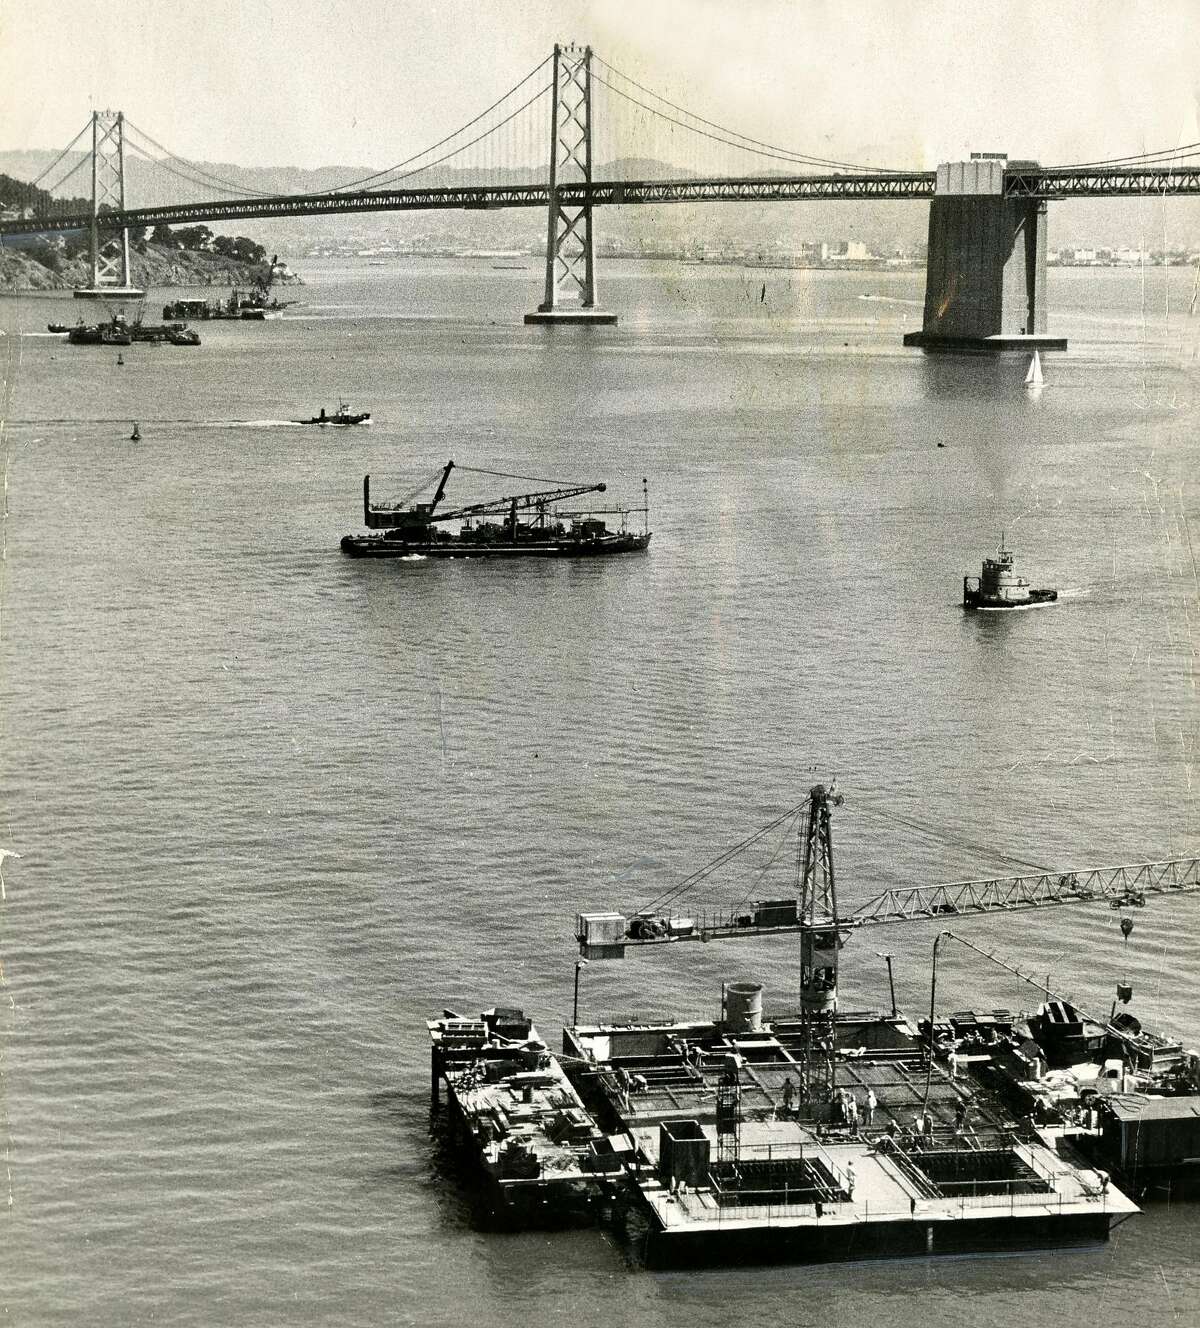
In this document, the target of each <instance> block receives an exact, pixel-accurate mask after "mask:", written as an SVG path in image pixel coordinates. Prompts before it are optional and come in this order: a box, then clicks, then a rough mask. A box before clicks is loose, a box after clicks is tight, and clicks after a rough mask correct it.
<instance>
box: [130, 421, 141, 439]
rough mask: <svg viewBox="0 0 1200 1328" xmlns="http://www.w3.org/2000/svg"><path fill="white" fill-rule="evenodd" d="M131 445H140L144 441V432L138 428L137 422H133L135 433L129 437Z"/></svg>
mask: <svg viewBox="0 0 1200 1328" xmlns="http://www.w3.org/2000/svg"><path fill="white" fill-rule="evenodd" d="M129 441H130V442H131V443H140V442H141V441H142V431H141V430H140V429H139V428H138V427H137V420H134V422H133V432H132V433H131V434H130V435H129Z"/></svg>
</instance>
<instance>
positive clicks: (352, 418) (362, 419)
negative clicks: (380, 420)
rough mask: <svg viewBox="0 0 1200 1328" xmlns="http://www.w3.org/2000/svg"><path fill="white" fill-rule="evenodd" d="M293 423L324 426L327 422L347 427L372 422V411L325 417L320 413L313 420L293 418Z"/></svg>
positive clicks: (342, 427)
mask: <svg viewBox="0 0 1200 1328" xmlns="http://www.w3.org/2000/svg"><path fill="white" fill-rule="evenodd" d="M292 423H293V424H319V425H320V426H321V427H322V428H324V427H325V425H327V424H332V425H334V426H336V427H337V428H341V429H345V428H348V427H349V426H350V425H352V424H370V423H371V412H370V411H369V410H368V411H364V412H363V414H361V415H326V416H325V417H324V419H322V418H321V416H320V415H317V416H314V417H313V418H312V419H311V420H293V421H292Z"/></svg>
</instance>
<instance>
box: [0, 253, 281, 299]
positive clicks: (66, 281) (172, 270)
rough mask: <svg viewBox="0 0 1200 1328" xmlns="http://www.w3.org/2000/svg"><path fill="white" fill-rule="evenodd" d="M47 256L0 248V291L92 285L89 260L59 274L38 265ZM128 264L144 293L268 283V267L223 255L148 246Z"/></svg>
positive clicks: (69, 262) (67, 265)
mask: <svg viewBox="0 0 1200 1328" xmlns="http://www.w3.org/2000/svg"><path fill="white" fill-rule="evenodd" d="M45 253H46V251H45V250H38V251H35V252H34V253H30V252H26V251H23V250H20V249H10V248H0V290H3V291H19V290H21V291H47V290H71V289H73V288H74V287H75V286H86V285H87V284H88V283H89V282H90V280H91V264H90V261H89V260H88V258H87V257H86V255H82V254H81V255H80V256H79V257H77V258H71V259H65V260H60V262H59V266H58V267H57V268H55V267H54V266H53V265H52V264H48V263H45V262H39V261H38V258H39V256H42V257H44V256H45ZM129 260H130V266H131V267H132V269H133V280H134V281H135V282H136V283H137V284H138V285H139V286H142V287H150V286H250V285H253V283H254V281H255V280H256V279H257V278H259V277H263V278H265V277H266V275H267V271H268V267H267V264H265V263H239V262H236V261H235V260H233V259H231V258H224V257H222V256H221V255H219V254H206V253H198V252H196V251H193V250H186V249H169V248H167V247H165V246H164V245H160V244H147V245H146V247H145V252H140V251H138V250H136V249H131V250H130V254H129Z"/></svg>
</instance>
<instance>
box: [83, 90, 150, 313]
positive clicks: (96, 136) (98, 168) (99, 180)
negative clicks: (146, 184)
mask: <svg viewBox="0 0 1200 1328" xmlns="http://www.w3.org/2000/svg"><path fill="white" fill-rule="evenodd" d="M124 211H125V116H124V115H123V114H122V113H121V112H120V111H94V112H93V113H92V219H91V239H92V245H91V249H92V284H91V285H90V286H81V287H78V288H77V289H76V291H75V298H76V299H77V300H94V299H111V298H114V297H115V298H118V299H138V300H140V299H141V298H142V296H143V295H145V293H146V292H145V291H144V290H139V289H138V288H137V287H136V286H134V285H133V283H132V281H131V280H130V277H129V232H128V231H127V230H126V229H125V228H124V227H123V226H121V227H113V226H106V225H104V224H103V223H102V220H101V218H102V214H103V213H106V212H119V213H122V214H123V213H124Z"/></svg>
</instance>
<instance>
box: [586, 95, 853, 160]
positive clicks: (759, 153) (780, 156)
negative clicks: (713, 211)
mask: <svg viewBox="0 0 1200 1328" xmlns="http://www.w3.org/2000/svg"><path fill="white" fill-rule="evenodd" d="M592 77H593V78H594V79H596V81H597V82H598V83H602V84H603V85H604V86H605V87H606V88H608V89H609V91H610V92H614V93H616V95H617V96H618V97H624V98H625V100H626V101H630V102H632V103H633V104H634V105H635V106H640V107H641V108H642V109H643V110H645V111H649V112H650V114H651V115H656V116H658V118H659V119H660V120H665V121H667V122H668V123H669V124H673V125H678V126H679V127H680V128H681V129H686V130H688V131H689V132H690V133H693V134H699V135H700V136H701V137H702V138H709V139H712V141H713V142H714V143H721V144H723V145H724V146H725V147H731V148H737V149H738V150H739V151H742V152H748V153H750V154H752V155H753V156H756V157H767V158H770V159H772V160H775V161H786V162H789V163H790V164H792V165H794V166H797V165H798V166H819V167H821V168H822V169H837V168H843V169H849V170H852V171H866V170H868V169H869V168H868V167H865V166H850V167H848V168H846V167H843V166H842V163H838V162H830V161H823V160H821V159H820V158H815V157H806V156H803V155H802V154H799V153H790V152H785V151H779V152H776V151H767V150H765V149H762V148H752V147H747V146H746V145H745V144H744V143H737V142H735V141H733V140H732V139H730V138H722V137H720V136H719V135H717V134H710V133H709V132H708V131H707V130H705V129H698V128H697V127H696V126H695V125H690V124H687V123H686V122H685V121H683V120H677V119H676V118H675V117H674V116H673V115H667V114H666V113H665V112H663V111H660V110H658V109H657V108H656V107H654V106H647V105H646V104H645V103H644V102H640V101H638V99H637V98H636V97H632V96H630V95H629V93H627V92H623V91H622V90H621V89H620V88H618V87H616V86H615V85H614V84H612V83H610V82H608V80H607V79H606V78H604V77H603V76H602V75H600V74H593V75H592ZM684 114H685V115H686V114H690V112H687V111H685V112H684ZM696 118H697V119H699V117H698V116H697V117H696ZM722 132H728V131H722Z"/></svg>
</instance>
